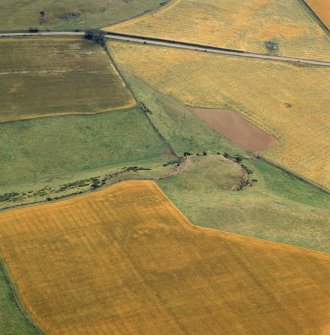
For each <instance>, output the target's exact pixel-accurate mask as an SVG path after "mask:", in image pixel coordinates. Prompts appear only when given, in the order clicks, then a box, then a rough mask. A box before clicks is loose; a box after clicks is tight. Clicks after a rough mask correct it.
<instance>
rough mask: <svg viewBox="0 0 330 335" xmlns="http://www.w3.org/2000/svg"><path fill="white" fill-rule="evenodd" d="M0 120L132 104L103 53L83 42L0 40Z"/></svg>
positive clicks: (100, 109)
mask: <svg viewBox="0 0 330 335" xmlns="http://www.w3.org/2000/svg"><path fill="white" fill-rule="evenodd" d="M0 49H1V58H0V122H5V121H12V120H20V119H28V118H35V117H43V116H49V115H62V114H92V113H97V112H105V111H110V110H115V109H122V108H128V107H132V106H134V105H135V100H134V98H133V97H132V95H131V93H130V92H129V90H128V89H127V88H126V87H125V85H124V83H123V81H122V80H121V78H120V76H119V75H118V74H117V72H116V70H115V68H114V66H113V65H112V64H111V62H110V60H109V58H108V56H107V54H106V52H105V51H104V50H103V49H102V48H101V47H100V46H98V45H97V44H95V43H93V42H90V41H86V40H83V39H81V38H71V37H70V38H42V37H40V38H38V37H36V38H31V39H27V38H25V39H1V40H0Z"/></svg>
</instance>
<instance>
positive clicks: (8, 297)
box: [0, 264, 40, 335]
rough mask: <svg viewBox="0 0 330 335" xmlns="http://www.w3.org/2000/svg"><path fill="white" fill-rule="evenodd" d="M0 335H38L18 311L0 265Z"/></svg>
mask: <svg viewBox="0 0 330 335" xmlns="http://www.w3.org/2000/svg"><path fill="white" fill-rule="evenodd" d="M0 334H3V335H32V334H40V332H39V331H38V330H37V329H35V328H34V327H33V326H32V325H31V324H30V323H29V321H28V320H27V319H26V318H25V317H24V315H23V313H22V311H21V310H20V308H19V306H18V304H17V302H16V298H15V295H14V293H13V291H12V289H11V287H10V283H9V281H8V279H7V277H6V275H5V273H4V269H3V267H2V264H0Z"/></svg>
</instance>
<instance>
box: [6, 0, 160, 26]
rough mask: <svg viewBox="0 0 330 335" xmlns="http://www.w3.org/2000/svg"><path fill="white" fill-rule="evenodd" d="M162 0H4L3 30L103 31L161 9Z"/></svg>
mask: <svg viewBox="0 0 330 335" xmlns="http://www.w3.org/2000/svg"><path fill="white" fill-rule="evenodd" d="M161 2H162V1H160V0H133V1H132V0H92V1H87V0H56V1H52V0H26V1H20V0H2V1H1V2H0V30H17V29H28V28H29V27H34V28H38V29H40V30H46V29H51V30H72V29H85V28H99V27H103V26H106V25H109V24H112V23H117V22H120V21H122V20H125V19H129V18H131V17H134V16H136V15H139V14H143V13H144V12H145V11H150V10H154V9H157V8H159V7H161V6H160V3H161Z"/></svg>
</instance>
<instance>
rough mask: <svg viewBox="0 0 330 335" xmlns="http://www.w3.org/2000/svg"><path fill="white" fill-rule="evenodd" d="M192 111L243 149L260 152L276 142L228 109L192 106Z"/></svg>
mask: <svg viewBox="0 0 330 335" xmlns="http://www.w3.org/2000/svg"><path fill="white" fill-rule="evenodd" d="M193 111H194V112H195V113H196V114H197V116H198V117H199V118H201V119H202V120H203V121H204V122H205V123H206V124H207V125H209V126H210V127H211V128H212V129H215V130H217V131H219V132H220V133H222V134H223V135H225V136H226V137H228V138H229V139H231V140H232V141H233V142H235V143H237V144H239V145H240V146H242V147H243V148H245V149H248V150H251V151H253V152H261V151H264V150H267V149H268V148H270V147H272V146H273V145H275V144H276V143H277V142H276V140H275V138H274V137H272V136H270V135H269V134H267V133H266V132H265V131H263V130H261V129H260V128H258V127H257V126H255V125H254V124H253V123H251V122H249V121H247V120H246V119H244V118H243V117H241V116H239V115H238V114H236V113H234V112H231V111H230V110H227V109H204V108H194V109H193Z"/></svg>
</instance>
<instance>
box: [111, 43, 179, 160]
mask: <svg viewBox="0 0 330 335" xmlns="http://www.w3.org/2000/svg"><path fill="white" fill-rule="evenodd" d="M105 50H106V52H107V54H108V56H109V58H110V61H111V62H112V63H113V65H114V67H115V68H116V70H117V71H118V73H119V75H120V76H121V78H122V80H123V81H124V83H125V84H126V85H127V88H128V89H129V91H130V92H131V94H132V95H133V97H134V99H135V100H136V101H137V103H138V106H139V107H140V108H141V109H142V110H143V111H144V114H145V116H146V118H147V119H148V121H149V123H150V125H151V127H152V128H153V129H154V130H155V131H156V133H157V134H158V136H159V137H160V138H161V139H162V141H163V142H164V143H165V144H166V145H167V146H168V147H169V148H170V150H171V153H172V154H173V155H174V156H175V157H177V158H179V156H178V155H177V154H176V152H175V151H174V149H173V148H172V146H171V145H170V143H169V142H168V141H167V140H166V139H165V137H164V136H163V135H162V134H161V132H160V131H159V130H158V128H157V127H156V126H155V125H154V123H153V122H152V120H151V118H150V117H149V115H148V112H147V111H146V110H145V107H144V106H143V104H142V102H141V101H140V99H139V98H138V97H137V96H136V94H135V92H134V90H133V89H132V86H131V84H130V83H129V81H128V80H127V79H126V77H125V76H124V74H123V73H122V71H121V69H120V67H119V66H118V65H117V62H116V60H115V58H114V57H113V56H112V54H111V52H110V50H109V48H108V47H107V46H105Z"/></svg>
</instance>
